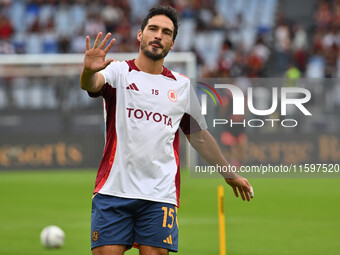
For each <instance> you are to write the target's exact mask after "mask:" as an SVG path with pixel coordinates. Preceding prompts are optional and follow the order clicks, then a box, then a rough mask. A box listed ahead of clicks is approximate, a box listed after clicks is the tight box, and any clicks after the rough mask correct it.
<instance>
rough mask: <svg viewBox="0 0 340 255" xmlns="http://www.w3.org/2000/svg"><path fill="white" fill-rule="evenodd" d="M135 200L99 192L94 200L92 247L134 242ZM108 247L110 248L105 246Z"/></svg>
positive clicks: (130, 244)
mask: <svg viewBox="0 0 340 255" xmlns="http://www.w3.org/2000/svg"><path fill="white" fill-rule="evenodd" d="M135 203H136V202H135V200H131V199H125V198H119V197H113V196H107V195H102V194H97V195H96V196H95V197H94V198H93V200H92V212H91V249H94V248H96V247H101V246H114V245H123V246H124V247H125V246H127V247H131V246H132V244H133V221H134V219H133V215H132V214H131V207H135V206H136V205H135ZM103 249H104V250H105V249H108V248H103Z"/></svg>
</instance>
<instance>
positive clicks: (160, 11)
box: [141, 5, 179, 41]
mask: <svg viewBox="0 0 340 255" xmlns="http://www.w3.org/2000/svg"><path fill="white" fill-rule="evenodd" d="M156 15H165V16H167V17H168V18H169V19H171V21H172V23H173V24H174V33H173V37H172V38H173V41H175V39H176V36H177V32H178V26H179V17H178V13H177V11H176V10H175V9H174V8H172V7H170V6H166V5H159V6H156V7H153V8H151V9H150V10H149V13H148V15H147V16H146V17H145V18H144V19H143V21H142V25H141V30H142V31H143V30H144V28H145V27H146V25H147V24H148V22H149V19H150V18H152V17H153V16H156Z"/></svg>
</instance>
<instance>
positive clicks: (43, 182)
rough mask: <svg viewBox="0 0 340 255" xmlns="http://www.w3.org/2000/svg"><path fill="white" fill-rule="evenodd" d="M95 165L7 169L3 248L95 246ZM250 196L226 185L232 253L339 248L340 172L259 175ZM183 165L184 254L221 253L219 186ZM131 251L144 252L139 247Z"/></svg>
mask: <svg viewBox="0 0 340 255" xmlns="http://www.w3.org/2000/svg"><path fill="white" fill-rule="evenodd" d="M95 175H96V172H95V171H94V170H84V171H73V170H69V171H66V170H64V171H60V170H58V171H57V170H56V171H45V172H40V171H33V172H30V171H29V172H24V171H22V172H0V194H1V200H0V201H1V205H0V254H3V255H30V254H31V255H43V254H44V255H45V254H47V255H59V254H60V255H61V254H62V255H68V254H72V255H74V254H91V251H90V207H91V195H92V194H91V193H92V190H93V184H94V180H95ZM250 181H251V183H252V185H253V187H254V191H255V198H254V199H253V201H251V202H250V203H248V202H243V201H241V200H240V199H236V198H235V197H234V196H233V193H232V190H231V188H229V187H228V186H227V185H226V186H225V211H226V235H227V240H226V242H227V254H228V255H246V254H247V255H249V254H250V255H257V254H258V255H260V254H261V255H266V254H268V255H273V254H275V255H281V254H282V255H283V254H287V255H288V254H289V255H294V254H299V255H301V254H306V255H307V254H308V255H320V254H322V255H331V254H334V255H335V254H339V251H340V242H339V237H340V179H252V180H250ZM223 183H224V182H223V180H222V179H197V178H190V176H189V173H188V172H186V171H184V172H182V190H181V207H180V208H179V212H178V221H179V227H180V233H179V250H180V252H179V253H178V254H179V255H193V254H195V255H210V254H216V255H217V254H219V244H218V220H217V219H218V218H217V216H218V215H217V186H218V185H220V184H223ZM51 224H55V225H58V226H60V227H61V228H62V229H63V230H64V231H65V233H66V241H65V245H64V247H63V248H61V249H57V250H46V249H44V248H43V247H42V246H41V244H40V240H39V235H40V231H41V230H42V229H43V228H44V227H45V226H47V225H51ZM126 254H130V255H135V254H138V252H137V250H136V249H132V250H130V251H128V252H126Z"/></svg>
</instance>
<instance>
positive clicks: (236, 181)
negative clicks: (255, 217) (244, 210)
mask: <svg viewBox="0 0 340 255" xmlns="http://www.w3.org/2000/svg"><path fill="white" fill-rule="evenodd" d="M225 181H226V183H228V184H229V185H230V186H231V187H232V188H233V191H234V194H235V196H236V197H239V195H241V198H242V200H243V201H245V200H247V201H250V199H252V198H253V197H254V191H253V188H252V187H251V185H250V184H249V182H248V180H247V179H246V178H243V177H241V176H238V177H236V178H225Z"/></svg>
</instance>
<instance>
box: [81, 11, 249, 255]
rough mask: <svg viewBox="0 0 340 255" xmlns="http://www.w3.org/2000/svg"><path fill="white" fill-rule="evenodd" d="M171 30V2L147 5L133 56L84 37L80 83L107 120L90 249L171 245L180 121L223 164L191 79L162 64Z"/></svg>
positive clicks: (174, 25)
mask: <svg viewBox="0 0 340 255" xmlns="http://www.w3.org/2000/svg"><path fill="white" fill-rule="evenodd" d="M177 30H178V14H177V12H176V11H175V10H174V9H173V8H171V7H167V6H158V7H155V8H152V9H151V10H150V11H149V13H148V15H147V16H146V18H145V19H144V20H143V22H142V25H141V29H140V30H139V31H138V34H137V39H138V41H139V42H140V49H139V55H138V57H137V58H136V59H133V60H128V61H124V62H118V61H114V60H113V59H108V60H105V57H106V54H107V53H108V52H109V51H110V49H111V48H112V46H113V45H114V43H115V39H111V34H110V33H108V34H107V35H106V36H105V38H104V39H103V40H102V41H101V38H102V36H103V35H102V33H99V34H98V35H97V37H96V40H95V42H94V45H93V48H90V38H89V37H88V36H87V37H86V53H85V58H84V67H83V71H82V73H81V76H80V83H81V88H82V89H84V90H87V92H88V93H89V95H90V96H91V97H99V96H101V97H103V98H104V110H105V121H106V145H105V149H104V154H103V158H102V161H101V163H100V166H99V170H98V174H97V178H96V183H95V190H94V196H93V200H92V213H91V233H92V241H91V249H92V253H93V254H94V255H99V254H105V255H106V254H107V255H109V254H110V255H121V254H123V253H124V251H125V250H126V249H129V248H130V247H131V246H133V245H136V246H137V247H138V248H139V252H140V254H141V255H156V254H157V255H163V254H168V252H169V251H177V246H178V226H177V218H176V217H177V215H176V214H177V207H178V205H179V193H180V186H179V183H180V171H179V134H178V130H179V128H181V129H182V130H183V132H184V133H185V134H186V135H187V138H188V140H189V142H190V143H191V145H192V146H193V147H194V148H195V149H196V150H197V151H198V153H199V154H200V155H201V156H202V157H203V158H204V159H205V160H206V161H207V162H208V163H211V164H214V165H216V164H219V165H220V166H228V162H227V161H226V160H225V159H224V157H223V155H222V153H221V151H220V149H219V147H218V146H217V143H216V142H215V140H214V139H213V137H212V136H211V135H210V133H209V132H208V131H207V130H206V129H207V125H206V123H205V120H204V118H203V117H202V115H201V114H200V106H199V102H198V99H197V97H196V95H195V93H194V90H193V88H192V86H191V85H190V80H189V79H188V78H187V77H185V76H184V75H181V74H179V73H176V72H173V71H170V70H168V69H167V68H166V67H164V66H163V61H164V58H165V57H166V55H167V54H168V52H169V51H170V50H171V49H172V47H173V45H174V42H175V39H176V35H177ZM100 41H101V42H100ZM224 177H225V180H226V182H227V183H228V184H229V185H230V186H231V187H232V188H233V190H234V193H235V195H236V196H239V194H240V196H241V197H242V199H243V200H248V201H249V200H250V192H251V191H250V189H251V186H250V184H249V183H248V181H247V180H246V179H245V178H242V177H240V176H238V175H237V174H236V173H226V174H225V176H224Z"/></svg>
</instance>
